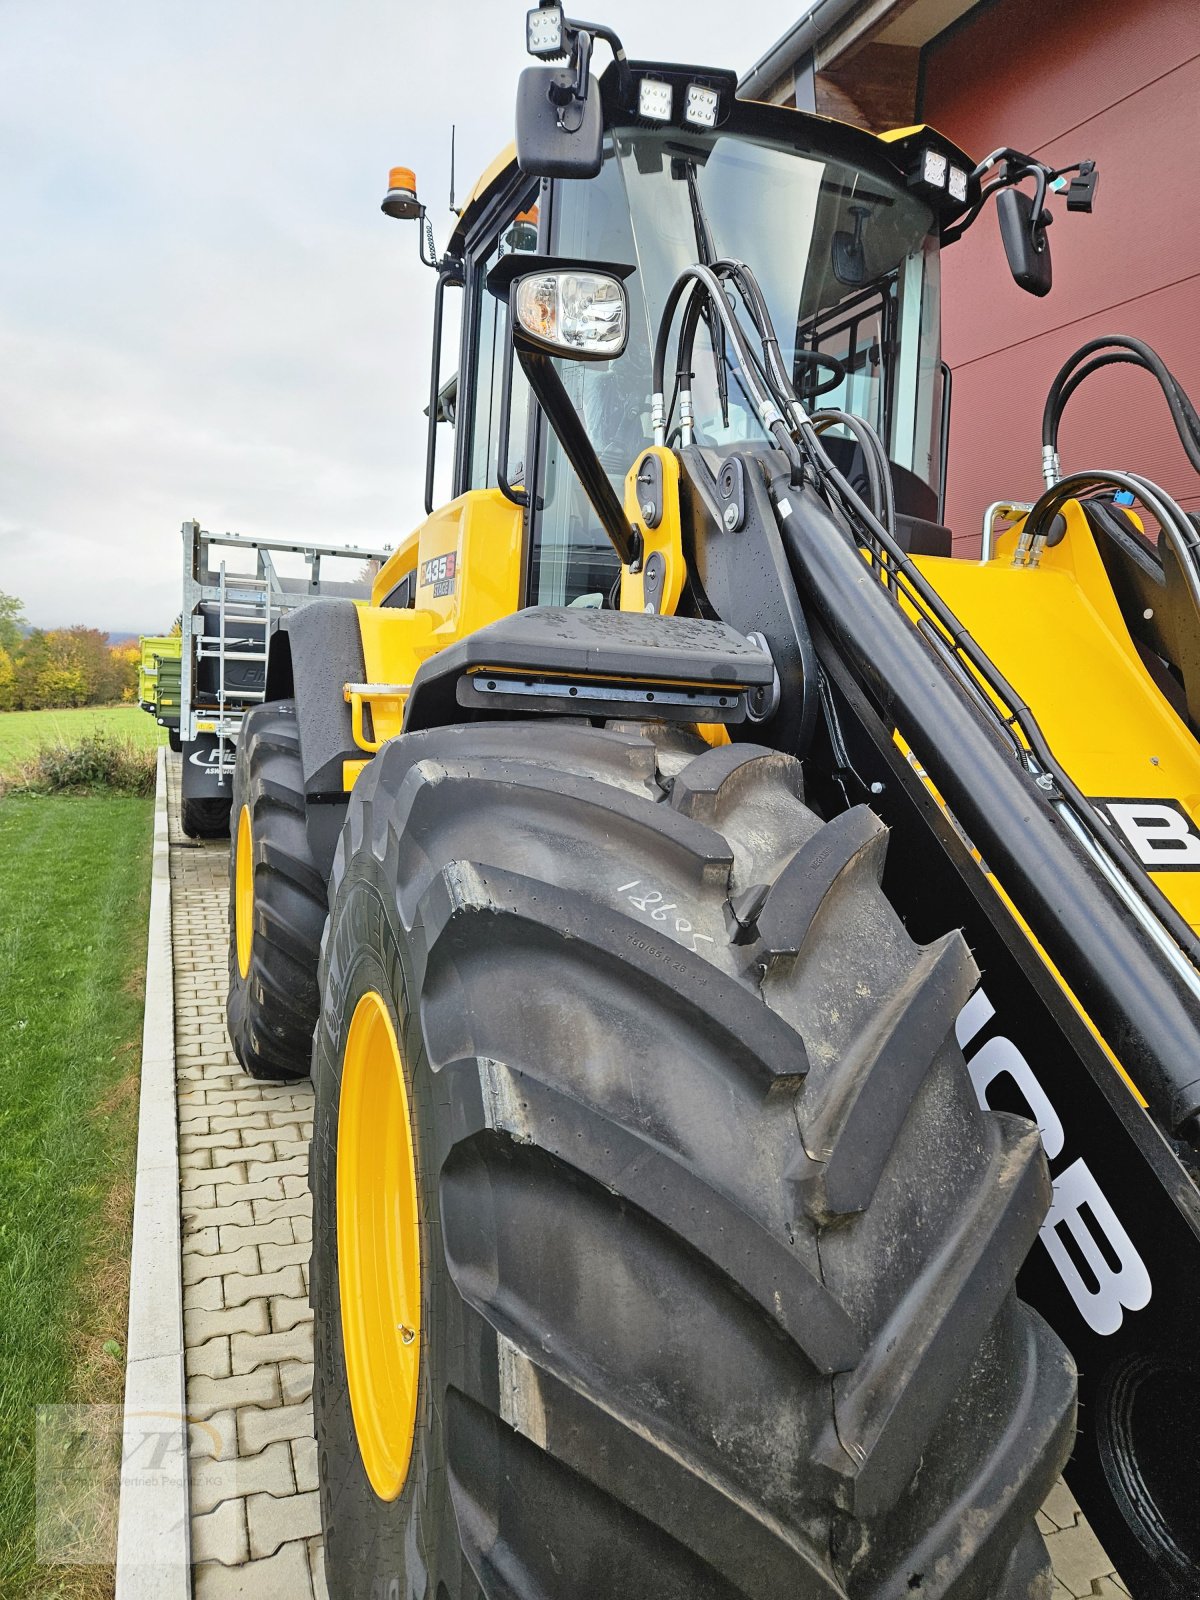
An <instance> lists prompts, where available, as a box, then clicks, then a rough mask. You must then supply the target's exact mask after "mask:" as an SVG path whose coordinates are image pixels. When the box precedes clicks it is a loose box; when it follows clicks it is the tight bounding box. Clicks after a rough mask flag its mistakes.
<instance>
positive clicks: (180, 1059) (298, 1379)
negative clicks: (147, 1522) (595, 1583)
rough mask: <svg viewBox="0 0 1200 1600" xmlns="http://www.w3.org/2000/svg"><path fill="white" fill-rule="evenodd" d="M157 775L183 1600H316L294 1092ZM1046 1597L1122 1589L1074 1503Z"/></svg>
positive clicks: (223, 891)
mask: <svg viewBox="0 0 1200 1600" xmlns="http://www.w3.org/2000/svg"><path fill="white" fill-rule="evenodd" d="M179 778H180V762H179V758H178V757H177V756H172V757H170V758H169V759H168V762H167V781H168V802H169V806H170V830H171V832H170V838H171V923H172V937H173V941H174V952H175V1034H176V1038H175V1049H176V1068H177V1075H178V1083H179V1096H178V1099H179V1152H180V1154H179V1165H180V1174H179V1179H180V1191H181V1212H182V1230H183V1321H184V1342H185V1345H186V1349H187V1403H188V1415H189V1417H190V1418H192V1419H193V1422H194V1425H193V1427H192V1429H191V1437H192V1463H191V1497H192V1505H191V1510H192V1560H193V1562H194V1568H193V1576H194V1580H195V1600H233V1597H235V1596H236V1597H238V1600H326V1589H325V1577H324V1570H323V1566H322V1554H321V1514H320V1508H319V1506H318V1503H317V1492H316V1491H317V1452H316V1443H315V1440H314V1438H313V1424H312V1361H313V1353H312V1312H311V1310H310V1309H309V1304H308V1257H309V1251H310V1248H311V1240H312V1205H311V1201H310V1198H309V1193H308V1142H309V1139H310V1138H311V1136H312V1093H311V1091H310V1090H309V1088H308V1085H307V1084H306V1083H301V1084H284V1085H276V1084H267V1083H256V1082H254V1080H253V1079H251V1078H248V1077H246V1075H245V1074H244V1073H243V1072H242V1070H241V1068H240V1067H239V1066H238V1064H237V1061H236V1059H235V1057H234V1054H233V1051H232V1049H231V1048H230V1045H229V1039H228V1036H227V1035H226V1032H225V986H226V972H227V948H228V902H229V850H228V846H227V845H226V844H225V843H224V842H221V841H218V842H210V843H204V844H197V843H196V842H195V841H193V840H190V839H188V838H187V837H186V836H185V835H184V834H183V833H182V831H181V830H180V828H179V822H178V817H179ZM1038 1525H1039V1526H1040V1528H1041V1530H1042V1533H1043V1534H1044V1535H1045V1536H1046V1543H1047V1546H1048V1548H1049V1550H1050V1553H1051V1555H1052V1557H1053V1560H1054V1573H1055V1578H1054V1591H1053V1593H1054V1596H1055V1600H1067V1597H1070V1600H1092V1597H1093V1596H1100V1597H1119V1596H1122V1595H1127V1594H1128V1593H1129V1591H1128V1590H1127V1589H1126V1588H1125V1586H1124V1585H1123V1584H1122V1583H1121V1581H1120V1579H1119V1578H1118V1577H1117V1575H1116V1573H1115V1572H1114V1571H1113V1566H1112V1562H1111V1561H1110V1560H1109V1559H1108V1557H1107V1556H1106V1555H1105V1553H1104V1550H1103V1548H1102V1546H1101V1544H1100V1541H1099V1540H1098V1539H1097V1538H1096V1535H1095V1534H1094V1533H1093V1532H1092V1530H1091V1528H1090V1527H1089V1526H1088V1524H1087V1522H1086V1520H1085V1519H1084V1516H1083V1514H1082V1512H1081V1511H1080V1510H1079V1507H1078V1506H1077V1505H1076V1503H1075V1500H1074V1498H1073V1497H1072V1495H1071V1492H1070V1490H1069V1489H1068V1488H1067V1487H1066V1485H1065V1484H1063V1483H1059V1484H1058V1485H1057V1486H1056V1487H1055V1489H1054V1490H1053V1491H1052V1492H1051V1494H1050V1496H1049V1497H1048V1499H1047V1500H1046V1503H1045V1505H1044V1506H1043V1508H1042V1510H1041V1511H1040V1512H1039V1513H1038ZM581 1600H583V1597H581Z"/></svg>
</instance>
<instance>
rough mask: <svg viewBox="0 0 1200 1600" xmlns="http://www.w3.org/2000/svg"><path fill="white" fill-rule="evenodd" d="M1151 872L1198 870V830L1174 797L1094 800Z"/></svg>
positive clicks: (1199, 842) (1199, 840)
mask: <svg viewBox="0 0 1200 1600" xmlns="http://www.w3.org/2000/svg"><path fill="white" fill-rule="evenodd" d="M1094 804H1095V806H1096V809H1097V811H1099V812H1100V814H1101V816H1103V817H1105V818H1106V819H1107V820H1108V821H1109V822H1110V823H1112V824H1113V825H1114V826H1115V827H1117V828H1118V829H1119V830H1120V832H1121V833H1122V834H1124V836H1125V839H1126V841H1127V842H1128V844H1129V846H1130V848H1131V849H1132V850H1133V853H1134V855H1136V856H1137V858H1138V860H1139V861H1140V862H1141V863H1142V865H1143V866H1144V867H1149V868H1150V870H1151V871H1152V872H1200V831H1197V828H1196V825H1195V823H1194V822H1193V821H1192V819H1191V817H1189V816H1188V814H1187V812H1186V811H1185V810H1184V809H1183V807H1182V806H1181V805H1180V804H1179V802H1178V801H1176V800H1097V801H1095V802H1094Z"/></svg>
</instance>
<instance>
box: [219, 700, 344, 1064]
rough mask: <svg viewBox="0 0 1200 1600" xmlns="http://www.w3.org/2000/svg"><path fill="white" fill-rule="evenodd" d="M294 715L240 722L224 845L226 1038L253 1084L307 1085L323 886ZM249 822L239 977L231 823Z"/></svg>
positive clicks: (277, 704) (271, 711) (270, 710)
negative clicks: (248, 900) (248, 916)
mask: <svg viewBox="0 0 1200 1600" xmlns="http://www.w3.org/2000/svg"><path fill="white" fill-rule="evenodd" d="M304 807H305V800H304V774H303V771H302V769H301V765H300V736H299V733H298V731H297V727H296V707H295V704H294V702H293V701H291V700H277V701H270V702H268V703H267V704H266V705H261V706H255V708H254V709H253V711H250V712H249V713H248V714H247V715H246V717H245V719H244V721H243V722H242V728H241V735H240V737H239V739H238V747H237V766H236V768H235V771H234V775H233V824H234V825H233V827H232V829H231V833H232V837H231V839H230V845H229V993H228V998H227V1001H226V1007H225V1016H226V1022H227V1025H228V1028H229V1037H230V1040H231V1041H232V1043H233V1048H234V1051H235V1053H236V1055H237V1058H238V1060H239V1061H240V1062H241V1064H242V1066H243V1067H244V1068H245V1069H246V1071H247V1072H248V1073H249V1074H250V1076H251V1077H252V1078H265V1079H275V1080H284V1079H294V1078H303V1077H306V1076H307V1075H308V1071H309V1065H310V1060H311V1056H312V1036H313V1028H314V1026H315V1024H316V1020H317V960H318V957H319V954H320V946H321V932H322V929H323V928H324V926H325V917H326V911H327V907H326V891H325V878H324V875H323V874H322V873H321V871H320V869H319V868H318V866H317V865H316V862H315V861H314V860H313V857H312V852H311V850H310V849H309V843H308V832H307V829H306V827H305V820H304ZM243 808H245V809H246V810H247V811H248V813H249V822H250V833H251V837H252V840H253V868H252V882H253V911H252V921H251V927H252V936H251V939H250V949H249V963H248V965H247V967H246V970H245V971H244V972H243V971H242V963H241V961H240V960H239V951H238V928H237V882H238V841H239V823H240V819H241V815H242V811H243Z"/></svg>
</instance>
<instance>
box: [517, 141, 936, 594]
mask: <svg viewBox="0 0 1200 1600" xmlns="http://www.w3.org/2000/svg"><path fill="white" fill-rule="evenodd" d="M552 249H553V252H554V254H556V255H562V256H574V257H580V258H585V259H589V260H594V261H611V262H621V263H625V264H631V265H633V266H635V267H636V269H637V270H636V272H635V273H634V274H633V276H632V277H630V278H629V280H628V282H627V285H626V287H627V289H628V291H629V300H630V317H631V327H630V337H629V344H628V347H627V349H626V352H625V354H624V355H623V356H622V357H621V358H620V360H618V361H614V362H611V363H606V364H585V363H574V362H561V363H559V374H560V376H561V378H562V380H563V382H564V384H565V385H566V387H567V390H568V393H569V394H570V395H571V398H572V400H573V401H574V403H575V405H576V407H577V409H578V410H579V412H580V414H581V415H582V416H583V418H584V421H585V423H586V425H587V430H588V433H589V435H590V437H591V439H592V442H593V444H594V446H595V448H596V450H597V452H598V453H599V455H600V458H601V460H602V461H603V463H604V465H605V467H606V469H607V471H608V473H609V476H610V478H611V479H612V481H613V484H614V486H615V488H616V490H617V493H618V495H621V494H623V484H624V477H625V473H626V472H627V471H628V469H629V467H630V466H631V464H632V462H633V460H634V458H635V457H636V456H637V454H638V453H639V451H640V450H642V449H643V448H644V447H645V446H646V445H647V444H650V443H652V442H653V434H652V431H651V427H650V397H651V357H652V352H653V347H654V338H655V334H656V332H657V329H658V322H659V317H660V315H661V312H662V308H663V305H664V304H665V302H666V298H667V295H668V293H669V292H670V289H671V286H672V285H673V284H674V282H675V280H676V278H677V277H678V276H679V274H680V273H681V272H682V271H683V270H684V269H685V268H686V267H688V266H689V265H691V264H692V263H694V262H697V261H700V262H705V261H711V260H716V259H721V258H729V257H732V258H734V259H737V260H741V261H744V262H746V263H747V264H748V265H749V266H750V267H752V268H753V270H754V272H755V273H756V275H757V276H758V279H759V282H760V283H761V285H762V289H763V292H764V294H765V296H766V299H767V303H768V305H769V307H770V310H771V315H772V317H773V319H774V322H775V328H776V331H777V333H778V335H779V342H780V349H781V351H782V354H783V357H784V360H785V361H786V362H787V364H788V367H789V370H790V371H791V372H792V374H793V379H794V382H795V385H796V388H797V391H798V392H799V394H800V397H801V399H802V400H804V401H805V403H806V404H810V405H814V404H815V405H829V406H835V407H837V408H839V409H841V410H844V411H850V412H853V413H854V414H855V415H857V416H860V417H862V418H863V419H864V420H865V421H867V422H869V423H870V424H871V426H872V427H873V428H875V429H876V431H877V432H878V433H879V434H880V436H881V437H882V438H883V440H884V441H885V443H886V445H887V449H888V454H889V456H890V457H891V459H892V461H893V462H894V463H895V464H896V465H897V466H899V467H900V468H901V469H904V471H905V472H906V473H910V474H913V475H915V478H916V479H917V480H920V482H921V483H923V484H925V485H928V486H929V491H930V492H929V499H930V501H931V502H932V503H933V504H936V497H935V493H934V488H935V486H936V484H937V482H938V475H939V461H938V448H939V435H940V414H941V380H940V365H939V363H940V351H939V345H938V328H939V305H938V249H937V234H936V228H935V223H934V218H933V215H932V213H931V211H930V210H929V208H928V206H926V205H925V204H924V203H923V202H922V201H920V200H918V199H917V198H916V197H915V196H913V195H911V194H909V193H908V192H907V191H906V190H905V189H904V188H903V187H901V186H900V185H899V184H897V183H895V182H894V181H893V180H891V179H889V178H887V177H881V176H879V175H877V174H875V173H869V172H863V171H861V170H860V169H858V168H853V167H850V166H847V165H845V164H843V163H841V162H839V161H837V160H835V159H832V158H831V157H829V156H827V155H825V154H822V153H820V152H818V151H816V150H807V149H798V148H796V147H795V146H794V145H789V146H787V147H784V146H781V145H779V144H773V143H769V142H766V141H759V140H754V139H750V138H747V137H746V136H745V135H736V136H735V135H731V134H728V133H723V132H720V131H718V132H715V133H709V134H698V133H693V132H691V131H690V130H689V131H683V130H681V129H678V128H667V129H661V130H658V129H642V128H639V129H637V130H635V131H629V132H622V131H617V132H616V133H615V134H610V135H609V137H608V140H607V144H606V151H605V160H604V165H603V168H602V170H601V172H600V175H599V176H598V177H596V178H594V179H591V180H589V181H587V182H575V181H573V182H563V183H560V184H559V185H558V186H557V195H556V201H555V208H554V219H553V245H552ZM818 355H819V356H821V357H822V358H823V359H822V360H820V361H818V360H816V359H814V357H815V356H818ZM728 361H729V364H728V367H727V372H726V379H727V381H726V385H725V387H726V390H727V394H726V396H725V398H724V403H723V397H722V393H721V385H720V384H719V382H718V370H717V366H716V364H715V362H714V357H713V351H712V346H711V343H710V342H709V341H708V339H707V334H706V331H705V330H704V329H703V328H702V329H701V330H700V332H699V334H698V337H697V341H696V347H695V352H694V371H695V376H694V380H693V401H694V404H695V411H696V424H695V442H696V443H697V444H698V445H700V446H701V447H702V448H706V449H708V450H710V451H712V452H713V453H714V455H715V454H716V453H718V452H720V451H721V450H723V449H726V448H730V447H734V446H736V445H738V444H739V443H750V442H753V443H761V442H765V440H766V435H765V434H764V432H763V429H762V426H761V424H760V422H759V420H758V417H757V415H756V413H755V410H754V408H753V406H752V405H751V403H750V401H749V399H748V398H747V395H746V393H745V390H744V388H743V385H742V382H741V376H740V374H739V372H738V370H737V367H736V364H735V362H734V359H733V353H732V352H729V357H728ZM673 363H674V350H673V348H672V352H671V357H670V361H669V364H668V399H669V398H670V393H669V390H670V382H671V379H672V377H673ZM670 426H671V429H672V430H675V431H672V432H671V433H669V437H668V442H669V443H673V444H676V443H678V442H679V441H678V434H677V418H676V419H673V421H672V423H671V425H670ZM541 455H542V470H541V485H540V488H541V494H540V497H539V498H540V501H541V505H542V507H543V509H542V512H541V516H540V519H539V520H540V527H539V532H538V541H537V548H536V550H535V562H534V573H533V578H534V586H533V594H532V596H531V598H533V597H536V599H537V602H538V603H539V604H543V605H563V604H569V603H570V602H571V601H573V600H580V599H581V598H582V597H583V596H585V595H595V596H598V595H600V594H603V593H605V592H607V590H608V589H609V588H610V586H611V584H612V582H613V581H614V579H615V577H616V573H617V565H616V557H615V555H614V554H613V553H612V550H611V547H610V546H609V545H608V542H607V540H606V539H605V538H604V535H603V534H602V533H601V532H600V530H599V528H598V526H597V524H596V519H595V517H594V515H593V514H592V512H591V508H590V505H589V504H588V501H587V499H586V497H585V496H584V494H583V491H582V488H581V487H580V485H579V484H578V482H577V480H576V479H575V476H574V473H573V472H572V470H571V468H570V465H569V463H568V462H567V460H566V458H565V456H564V455H563V453H562V451H561V449H560V447H559V446H558V443H557V441H556V440H555V438H554V436H553V434H552V433H548V434H547V437H546V439H545V442H544V448H543V451H542V452H541ZM924 514H928V512H925V513H924Z"/></svg>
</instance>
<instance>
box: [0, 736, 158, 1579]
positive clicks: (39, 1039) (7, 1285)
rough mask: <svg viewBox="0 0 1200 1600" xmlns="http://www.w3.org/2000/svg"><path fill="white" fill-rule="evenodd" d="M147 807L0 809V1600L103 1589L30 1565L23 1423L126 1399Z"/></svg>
mask: <svg viewBox="0 0 1200 1600" xmlns="http://www.w3.org/2000/svg"><path fill="white" fill-rule="evenodd" d="M60 715H75V714H72V713H66V714H60ZM77 715H80V716H83V715H87V713H78V714H77ZM92 715H95V713H92ZM118 715H121V716H124V713H118ZM48 716H49V714H47V713H41V712H39V713H37V714H36V715H35V716H31V718H30V721H36V722H39V723H44V722H45V721H46V720H47V719H48ZM134 718H140V719H141V721H142V722H143V723H146V724H147V725H148V727H149V728H151V729H153V728H154V724H153V723H152V722H151V721H150V719H149V718H148V717H146V715H145V714H144V713H143V712H139V711H136V710H135V711H133V712H131V713H129V720H130V721H131V722H132V720H133V719H134ZM10 720H12V719H11V718H10V717H5V718H3V719H0V723H6V722H9V721H10ZM153 808H154V803H153V801H152V800H149V799H137V798H130V797H125V796H117V795H111V796H109V795H96V796H85V797H52V798H35V797H26V796H16V795H10V796H8V797H7V798H6V799H4V800H0V1595H3V1596H5V1597H7V1596H10V1595H11V1596H14V1597H15V1596H17V1595H20V1596H50V1595H54V1596H87V1597H93V1596H100V1595H103V1594H105V1593H111V1573H110V1572H106V1571H105V1570H104V1569H103V1568H96V1567H92V1568H87V1567H80V1568H77V1569H74V1570H72V1569H62V1568H60V1569H52V1568H48V1567H46V1566H39V1565H37V1563H36V1560H35V1548H34V1419H35V1408H36V1407H37V1406H39V1405H57V1404H60V1403H71V1404H93V1403H97V1404H109V1405H113V1404H119V1402H120V1400H121V1394H122V1384H123V1372H124V1341H125V1321H126V1296H127V1292H128V1263H129V1241H130V1218H131V1210H132V1195H133V1174H134V1153H135V1141H136V1124H137V1089H138V1067H139V1053H140V1042H141V1023H142V1000H143V989H142V985H143V977H144V970H143V969H144V962H145V947H146V915H147V905H148V899H149V858H150V848H151V836H152V816H153ZM114 1489H115V1486H114ZM110 1514H111V1517H112V1520H113V1522H114V1523H115V1518H116V1501H115V1494H114V1498H113V1500H112V1504H111V1508H110Z"/></svg>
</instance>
